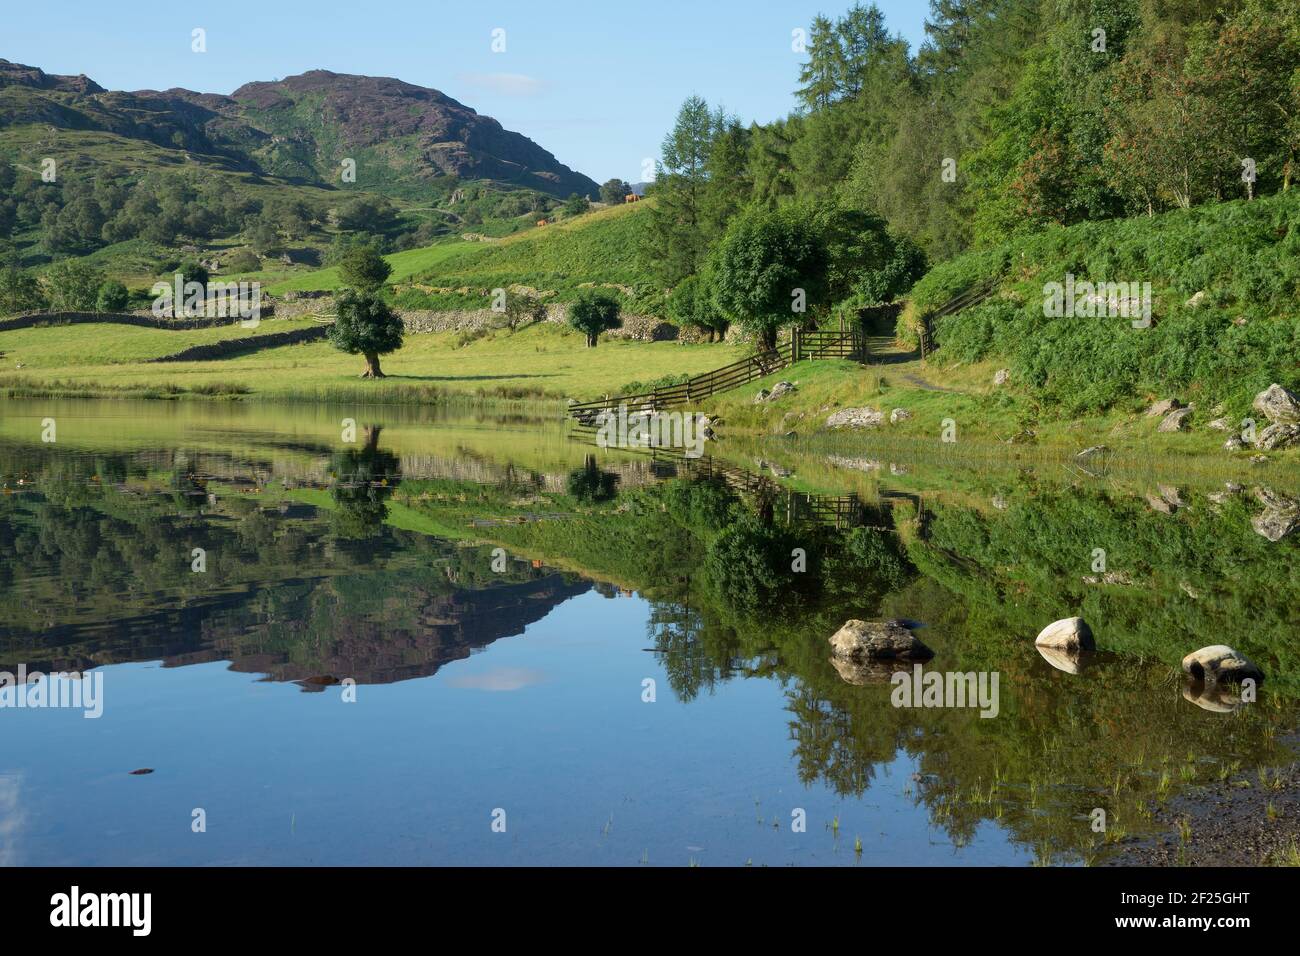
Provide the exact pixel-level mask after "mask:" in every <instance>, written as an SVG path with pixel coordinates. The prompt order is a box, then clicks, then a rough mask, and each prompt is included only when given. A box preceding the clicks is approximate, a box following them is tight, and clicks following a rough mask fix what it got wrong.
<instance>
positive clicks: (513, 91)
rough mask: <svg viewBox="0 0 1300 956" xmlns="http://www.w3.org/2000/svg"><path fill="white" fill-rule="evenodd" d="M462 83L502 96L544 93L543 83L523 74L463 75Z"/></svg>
mask: <svg viewBox="0 0 1300 956" xmlns="http://www.w3.org/2000/svg"><path fill="white" fill-rule="evenodd" d="M460 81H461V82H462V83H464V84H465V85H466V86H469V87H471V88H473V89H476V90H483V91H485V92H488V93H496V94H498V95H500V96H536V95H537V94H538V93H540V92H541V91H542V86H543V84H542V81H541V80H539V79H537V77H535V76H526V75H524V74H523V73H462V74H461V75H460Z"/></svg>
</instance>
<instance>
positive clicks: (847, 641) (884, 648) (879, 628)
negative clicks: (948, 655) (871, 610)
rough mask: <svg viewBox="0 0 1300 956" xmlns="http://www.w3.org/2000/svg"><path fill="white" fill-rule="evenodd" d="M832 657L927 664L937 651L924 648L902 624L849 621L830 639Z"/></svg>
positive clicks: (897, 622) (849, 659)
mask: <svg viewBox="0 0 1300 956" xmlns="http://www.w3.org/2000/svg"><path fill="white" fill-rule="evenodd" d="M830 642H831V654H832V655H833V656H834V657H836V658H839V659H840V660H847V661H857V662H861V661H873V660H894V659H898V658H903V659H907V660H926V659H928V658H931V657H934V651H932V650H930V648H928V647H926V646H925V645H924V644H922V643H921V642H920V641H919V640H918V639H917V637H916V635H915V634H913V633H912V632H911V630H909V629H908V628H907V626H906V625H904V624H903V622H902V621H858V620H852V621H845V622H844V626H843V627H841V628H840V629H839V630H838V631H836V632H835V633H834V634H832V635H831V637H830Z"/></svg>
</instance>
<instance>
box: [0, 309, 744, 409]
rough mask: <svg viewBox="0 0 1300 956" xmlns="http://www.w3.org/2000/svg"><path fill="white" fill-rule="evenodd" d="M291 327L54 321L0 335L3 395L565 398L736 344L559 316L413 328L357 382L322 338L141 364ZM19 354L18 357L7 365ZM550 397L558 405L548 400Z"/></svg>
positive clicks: (692, 369) (721, 353)
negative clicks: (640, 337) (571, 321)
mask: <svg viewBox="0 0 1300 956" xmlns="http://www.w3.org/2000/svg"><path fill="white" fill-rule="evenodd" d="M290 327H293V323H290V322H279V321H276V322H270V321H268V322H263V323H262V324H261V326H260V327H259V328H258V329H256V330H241V329H239V328H238V327H237V326H236V327H232V328H222V329H209V330H202V331H197V332H171V331H158V330H152V329H134V328H126V327H121V326H99V325H79V326H52V327H47V328H38V329H29V330H23V331H19V332H7V333H4V334H3V335H2V336H0V351H3V353H4V355H3V358H2V359H0V361H3V363H4V366H3V367H4V368H6V369H7V371H6V372H5V373H4V374H3V375H0V394H6V395H10V396H18V395H68V396H71V395H96V396H127V395H136V396H142V397H165V396H174V397H182V396H184V397H189V396H204V395H224V396H239V397H243V398H255V399H256V398H264V399H276V400H305V401H371V402H376V403H379V402H383V403H389V402H415V403H423V402H434V401H440V400H451V399H461V400H463V399H466V398H474V397H478V398H492V399H513V400H519V399H528V400H537V401H541V402H555V403H559V402H562V401H563V400H564V399H567V398H569V397H575V396H577V397H594V396H598V395H601V394H604V393H616V392H618V391H620V390H621V389H622V388H623V386H624V385H626V384H627V383H629V382H632V381H637V380H654V379H656V378H661V377H664V376H667V375H675V374H679V373H683V372H685V373H691V374H694V373H697V372H703V371H707V370H708V369H711V368H715V367H717V366H720V365H725V364H726V363H728V362H731V361H733V360H734V359H735V358H736V357H737V356H738V354H739V352H738V350H737V348H736V347H734V346H729V345H722V344H717V345H691V346H683V345H679V344H677V343H674V342H655V343H644V342H627V341H619V340H606V341H602V342H601V344H600V345H599V346H598V347H597V348H596V349H588V348H586V347H585V345H584V342H583V338H582V336H580V335H578V334H577V333H574V332H572V331H571V330H569V329H568V328H566V327H563V326H559V325H555V324H549V323H547V324H540V325H534V326H530V327H527V328H524V329H521V330H519V331H517V332H513V333H512V332H509V331H507V330H496V331H492V332H488V333H487V334H485V335H482V336H481V337H479V338H476V339H473V340H467V339H466V338H464V337H462V336H459V335H457V334H456V333H428V334H412V335H408V336H407V337H406V342H405V344H404V345H403V347H402V348H401V349H400V350H399V351H397V352H394V353H393V354H391V355H387V356H384V359H383V367H384V371H385V372H386V373H387V374H388V376H389V377H388V378H386V379H384V380H382V381H377V382H368V381H367V382H361V381H359V380H358V375H359V373H360V371H361V368H362V366H363V363H362V362H361V360H360V359H359V358H357V357H356V356H352V355H346V354H344V353H342V352H339V351H338V350H336V349H335V348H333V347H332V346H331V345H329V344H328V343H325V342H311V343H306V344H301V345H286V346H280V347H278V348H270V349H264V350H262V351H258V352H256V353H252V354H247V355H239V356H235V357H232V358H227V359H221V360H216V361H205V362H168V363H150V362H148V359H150V358H156V357H158V356H160V355H165V354H170V353H172V352H176V351H178V350H180V349H182V348H185V347H187V346H190V345H196V344H202V343H204V342H208V341H215V340H219V339H220V338H221V337H223V336H236V335H240V334H250V333H265V332H268V331H272V330H278V329H281V328H290ZM18 364H21V365H23V368H21V369H18V368H16V367H15V366H16V365H18ZM557 407H558V405H557Z"/></svg>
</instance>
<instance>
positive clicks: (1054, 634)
mask: <svg viewBox="0 0 1300 956" xmlns="http://www.w3.org/2000/svg"><path fill="white" fill-rule="evenodd" d="M1034 644H1035V645H1037V646H1038V647H1054V648H1056V649H1058V650H1064V651H1093V650H1096V649H1097V645H1096V643H1094V642H1093V639H1092V628H1090V627H1089V626H1088V622H1087V621H1085V620H1084V619H1083V618H1081V617H1066V618H1062V619H1061V620H1059V621H1053V622H1052V623H1051V624H1049V625H1047V627H1045V628H1043V629H1042V630H1041V631H1039V632H1038V636H1037V637H1036V638H1034Z"/></svg>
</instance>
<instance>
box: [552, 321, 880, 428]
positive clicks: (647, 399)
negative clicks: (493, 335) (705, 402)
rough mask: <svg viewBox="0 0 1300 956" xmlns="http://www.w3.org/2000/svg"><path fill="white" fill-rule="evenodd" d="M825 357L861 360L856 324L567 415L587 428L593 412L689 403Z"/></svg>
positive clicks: (802, 333)
mask: <svg viewBox="0 0 1300 956" xmlns="http://www.w3.org/2000/svg"><path fill="white" fill-rule="evenodd" d="M826 358H847V359H856V360H857V361H859V362H862V361H866V358H867V355H866V342H865V339H864V337H863V335H862V333H861V331H860V330H859V329H858V328H856V326H855V327H854V328H850V329H847V330H845V331H841V332H837V331H829V330H822V329H816V330H812V331H807V330H801V329H794V330H792V331H791V334H790V338H789V339H787V340H786V341H784V342H781V343H779V344H778V345H777V346H776V347H775V348H772V349H766V350H763V351H760V352H758V353H757V354H754V355H750V356H747V357H745V358H743V359H741V360H740V361H738V362H732V363H731V364H730V365H724V366H722V368H715V369H714V370H713V371H711V372H704V373H703V374H701V375H696V376H695V377H694V378H690V379H687V380H686V381H685V382H679V383H677V384H676V385H664V386H661V387H659V388H656V389H655V390H654V391H651V392H642V393H641V394H639V395H614V396H610V395H606V396H605V397H604V398H598V399H596V400H595V401H590V402H571V403H570V404H569V414H570V415H572V416H573V417H574V418H576V419H577V420H578V421H579V422H580V423H581V424H584V425H592V424H595V421H596V416H597V414H598V413H599V412H601V411H603V410H605V409H610V408H617V407H618V406H619V405H627V406H628V407H629V408H633V409H637V410H641V409H659V408H668V407H671V406H673V405H689V404H691V403H692V402H698V401H701V400H702V399H705V398H708V397H709V396H710V395H716V394H717V393H718V392H725V391H728V390H729V389H733V388H739V387H740V386H742V385H748V384H749V383H750V382H753V381H756V380H758V379H760V378H764V377H765V376H768V375H771V374H772V373H773V372H779V371H780V370H781V369H784V368H789V367H790V366H791V365H794V364H795V363H796V362H801V361H804V360H805V359H826Z"/></svg>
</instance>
